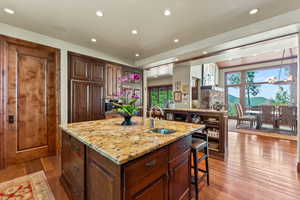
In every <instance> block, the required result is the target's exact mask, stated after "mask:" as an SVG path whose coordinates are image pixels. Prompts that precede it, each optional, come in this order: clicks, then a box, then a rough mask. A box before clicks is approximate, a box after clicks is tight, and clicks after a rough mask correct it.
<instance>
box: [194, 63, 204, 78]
mask: <svg viewBox="0 0 300 200" xmlns="http://www.w3.org/2000/svg"><path fill="white" fill-rule="evenodd" d="M191 74H192V77H195V78H198V79H201V78H202V65H192V66H191Z"/></svg>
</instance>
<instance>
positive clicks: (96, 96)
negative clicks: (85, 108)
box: [90, 84, 105, 120]
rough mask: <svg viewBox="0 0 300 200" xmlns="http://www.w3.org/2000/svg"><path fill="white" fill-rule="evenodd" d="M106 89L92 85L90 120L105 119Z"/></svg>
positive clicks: (98, 85) (99, 85)
mask: <svg viewBox="0 0 300 200" xmlns="http://www.w3.org/2000/svg"><path fill="white" fill-rule="evenodd" d="M104 112H105V111H104V88H103V85H101V84H91V85H90V120H98V119H104V118H105V116H104Z"/></svg>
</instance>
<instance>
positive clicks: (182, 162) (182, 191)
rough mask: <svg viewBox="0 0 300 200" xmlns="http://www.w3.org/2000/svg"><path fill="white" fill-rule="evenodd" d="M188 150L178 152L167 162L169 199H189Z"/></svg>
mask: <svg viewBox="0 0 300 200" xmlns="http://www.w3.org/2000/svg"><path fill="white" fill-rule="evenodd" d="M189 155H190V150H187V151H186V152H185V153H183V154H180V155H179V156H178V157H176V158H175V159H174V160H172V161H170V163H169V176H170V181H169V196H170V199H180V200H185V199H186V200H188V199H190V177H191V174H190V170H189V169H190V157H189Z"/></svg>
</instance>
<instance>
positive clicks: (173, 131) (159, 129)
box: [151, 128, 176, 135]
mask: <svg viewBox="0 0 300 200" xmlns="http://www.w3.org/2000/svg"><path fill="white" fill-rule="evenodd" d="M151 131H152V132H154V133H161V134H166V135H167V134H171V133H175V132H176V131H175V130H172V129H167V128H154V129H152V130H151Z"/></svg>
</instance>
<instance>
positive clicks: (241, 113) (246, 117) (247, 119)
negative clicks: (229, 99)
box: [235, 103, 256, 128]
mask: <svg viewBox="0 0 300 200" xmlns="http://www.w3.org/2000/svg"><path fill="white" fill-rule="evenodd" d="M235 108H236V111H237V120H236V128H238V127H239V125H241V124H242V122H250V128H253V126H254V123H255V121H256V117H255V116H252V115H245V114H244V111H243V108H242V105H241V104H239V103H238V104H235Z"/></svg>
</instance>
